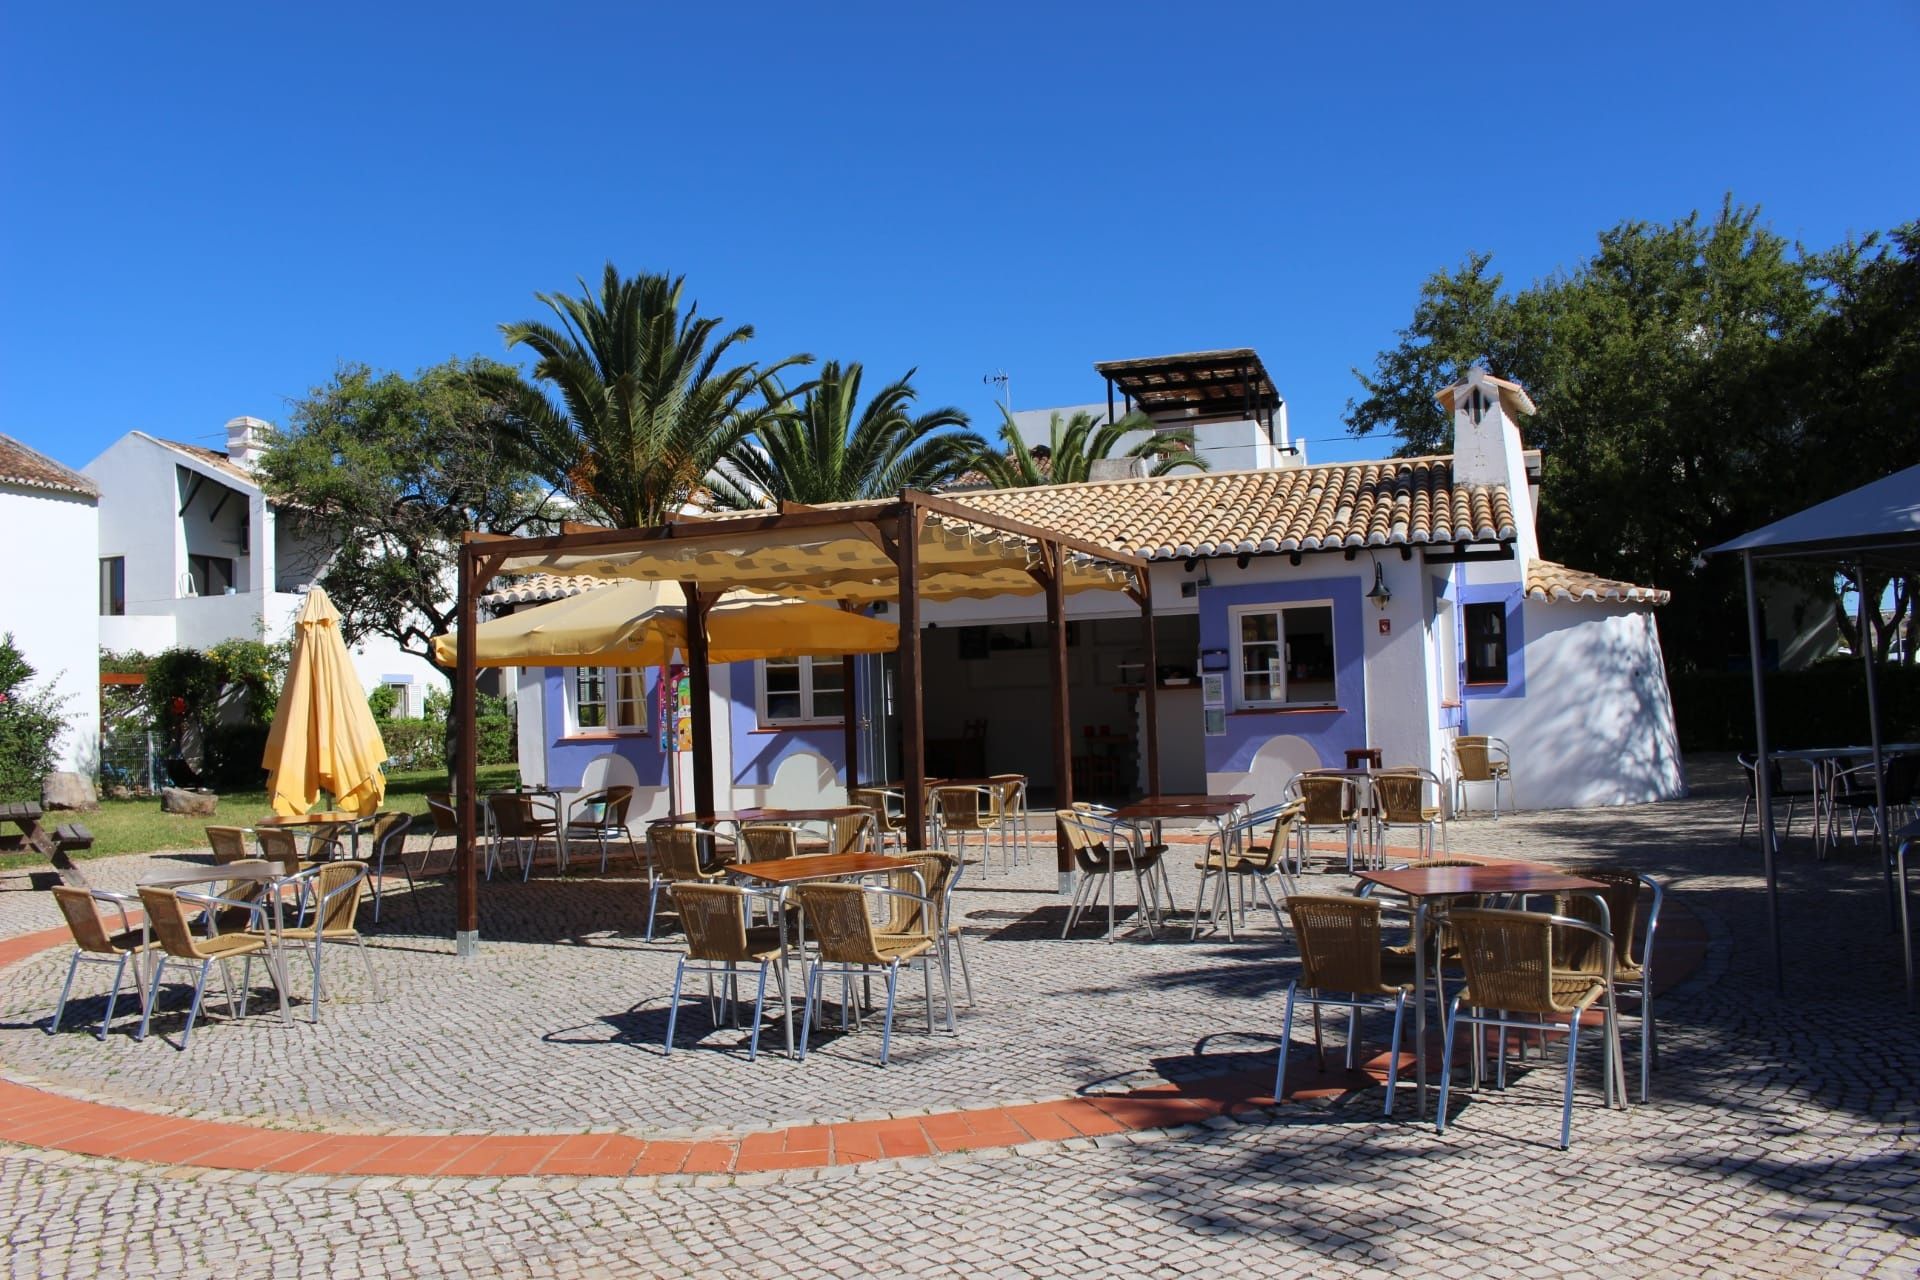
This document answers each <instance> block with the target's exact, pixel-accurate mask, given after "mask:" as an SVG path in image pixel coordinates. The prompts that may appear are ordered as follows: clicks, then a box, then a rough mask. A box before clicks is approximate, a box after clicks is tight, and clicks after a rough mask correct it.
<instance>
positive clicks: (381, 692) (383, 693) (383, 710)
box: [367, 684, 400, 720]
mask: <svg viewBox="0 0 1920 1280" xmlns="http://www.w3.org/2000/svg"><path fill="white" fill-rule="evenodd" d="M399 709H400V691H399V690H398V689H396V688H394V687H393V686H392V685H390V684H380V685H375V686H374V688H373V692H372V693H370V694H368V695H367V710H369V711H371V712H373V718H374V719H375V720H390V719H392V718H393V713H394V712H395V711H398V710H399Z"/></svg>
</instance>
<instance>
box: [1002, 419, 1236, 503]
mask: <svg viewBox="0 0 1920 1280" xmlns="http://www.w3.org/2000/svg"><path fill="white" fill-rule="evenodd" d="M1000 413H1001V416H1002V417H1004V418H1005V419H1006V422H1005V423H1004V424H1003V425H1002V426H1001V428H1000V439H1001V442H1002V443H1003V444H1004V445H1005V446H1006V452H1005V453H997V452H993V451H991V450H989V451H987V452H984V453H982V454H981V456H980V457H978V458H976V459H975V460H974V464H973V469H974V470H975V471H976V472H978V473H979V474H980V475H981V476H983V477H985V478H986V480H987V482H988V484H989V485H991V486H992V487H993V488H996V489H1020V488H1027V487H1030V486H1032V485H1040V484H1075V483H1078V482H1081V481H1084V480H1086V479H1088V478H1089V476H1090V473H1091V472H1092V470H1093V464H1094V463H1096V462H1099V461H1102V460H1104V459H1107V458H1111V457H1113V456H1115V455H1114V450H1115V449H1117V448H1119V446H1120V441H1121V440H1122V439H1124V438H1125V437H1126V436H1129V435H1131V434H1133V433H1134V432H1138V431H1145V432H1148V433H1150V434H1148V436H1147V437H1146V438H1145V439H1144V440H1141V441H1140V442H1139V443H1138V444H1136V445H1133V446H1132V447H1131V448H1129V449H1127V450H1126V451H1125V452H1124V453H1122V454H1120V455H1119V456H1120V457H1123V458H1151V459H1153V460H1154V461H1153V465H1152V467H1151V468H1150V469H1149V471H1148V474H1150V475H1156V476H1164V475H1166V474H1167V473H1169V472H1172V471H1178V470H1179V469H1180V468H1181V467H1192V468H1194V469H1195V470H1196V471H1205V470H1207V464H1206V460H1205V459H1203V458H1201V457H1200V455H1199V454H1197V453H1195V452H1194V436H1193V428H1192V427H1171V428H1160V429H1156V428H1155V427H1154V423H1153V419H1151V418H1149V417H1148V416H1147V415H1146V414H1144V413H1142V412H1140V411H1139V410H1138V409H1135V410H1134V411H1133V412H1132V413H1129V414H1127V415H1126V416H1125V417H1124V418H1121V419H1120V420H1119V421H1118V422H1103V421H1101V420H1100V419H1099V418H1098V417H1096V416H1095V415H1094V414H1091V413H1089V412H1087V411H1086V410H1084V409H1082V410H1080V411H1079V412H1077V413H1075V414H1074V415H1073V416H1072V417H1070V418H1062V417H1061V416H1060V414H1059V412H1058V411H1057V410H1056V411H1055V412H1054V414H1053V416H1052V417H1051V418H1050V419H1049V420H1048V423H1047V436H1048V441H1047V443H1046V444H1044V445H1036V446H1033V447H1031V448H1030V447H1028V445H1027V442H1026V439H1025V438H1024V437H1023V436H1021V434H1020V428H1019V426H1018V425H1016V424H1015V422H1014V420H1013V414H1012V413H1010V412H1008V411H1007V410H1006V409H1005V408H1002V409H1001V410H1000ZM1043 461H1044V462H1045V463H1046V464H1047V466H1046V470H1044V471H1043V470H1041V468H1040V464H1041V462H1043Z"/></svg>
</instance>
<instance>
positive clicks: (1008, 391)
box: [980, 369, 1013, 413]
mask: <svg viewBox="0 0 1920 1280" xmlns="http://www.w3.org/2000/svg"><path fill="white" fill-rule="evenodd" d="M980 381H981V382H983V383H985V384H986V385H987V386H993V385H994V384H996V383H998V384H999V387H1000V393H1001V395H1003V396H1005V397H1006V401H1007V412H1008V413H1012V412H1013V379H1011V378H1009V377H1008V376H1007V371H1006V370H1005V369H995V370H994V371H993V372H992V373H983V374H981V375H980Z"/></svg>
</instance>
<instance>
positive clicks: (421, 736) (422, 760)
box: [380, 699, 515, 769]
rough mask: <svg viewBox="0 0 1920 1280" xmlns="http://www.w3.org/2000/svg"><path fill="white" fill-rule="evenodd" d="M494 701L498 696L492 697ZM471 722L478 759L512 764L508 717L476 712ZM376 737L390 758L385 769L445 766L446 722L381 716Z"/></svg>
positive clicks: (499, 714) (438, 767) (511, 732)
mask: <svg viewBox="0 0 1920 1280" xmlns="http://www.w3.org/2000/svg"><path fill="white" fill-rule="evenodd" d="M494 701H498V699H494ZM474 723H475V724H476V725H477V726H478V727H479V730H480V736H479V741H478V743H477V744H476V745H477V748H478V751H479V756H480V763H481V764H483V765H489V764H512V763H513V761H514V757H515V750H514V748H515V735H514V732H513V720H512V718H511V717H509V716H507V715H505V714H502V713H498V712H496V713H495V714H493V715H482V716H479V717H478V718H477V719H476V720H475V721H474ZM380 740H381V741H382V742H384V743H386V746H387V755H388V756H389V757H390V758H391V761H390V763H389V764H388V765H387V768H389V769H444V768H446V767H447V722H446V721H445V720H428V719H424V718H407V719H398V718H396V719H391V720H382V721H381V722H380Z"/></svg>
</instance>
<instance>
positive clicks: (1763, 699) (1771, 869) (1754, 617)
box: [1740, 551, 1819, 995]
mask: <svg viewBox="0 0 1920 1280" xmlns="http://www.w3.org/2000/svg"><path fill="white" fill-rule="evenodd" d="M1740 565H1741V569H1742V571H1743V572H1744V573H1745V574H1746V579H1747V650H1748V653H1749V654H1750V655H1751V658H1752V662H1753V737H1754V746H1755V758H1754V762H1753V789H1754V797H1755V803H1756V805H1757V807H1758V808H1759V810H1760V856H1761V859H1762V862H1763V864H1764V866H1765V869H1766V876H1767V938H1768V940H1769V941H1770V942H1771V943H1772V944H1773V989H1774V990H1775V991H1776V992H1777V993H1779V994H1780V995H1785V994H1786V991H1787V971H1786V967H1785V962H1784V961H1783V959H1782V957H1781V955H1780V880H1779V872H1778V869H1777V868H1776V867H1775V866H1774V855H1775V853H1776V848H1775V840H1774V832H1773V782H1772V778H1771V776H1770V775H1771V774H1772V767H1771V762H1770V759H1769V754H1768V746H1767V681H1766V671H1765V669H1764V668H1763V667H1762V665H1761V661H1760V657H1761V650H1762V647H1763V644H1762V640H1761V629H1760V593H1759V592H1758V590H1756V589H1755V587H1754V584H1753V553H1752V552H1751V551H1742V552H1741V553H1740ZM1814 818H1815V821H1818V820H1819V815H1818V814H1816V815H1814Z"/></svg>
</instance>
